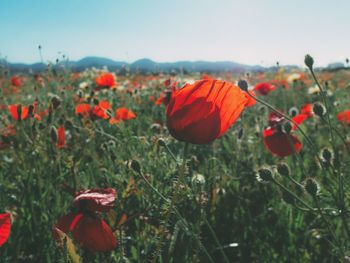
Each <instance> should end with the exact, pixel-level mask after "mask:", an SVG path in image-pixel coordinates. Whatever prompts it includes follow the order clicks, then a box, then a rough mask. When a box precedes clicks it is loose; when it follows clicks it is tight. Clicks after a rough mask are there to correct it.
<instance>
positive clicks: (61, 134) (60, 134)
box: [56, 125, 66, 148]
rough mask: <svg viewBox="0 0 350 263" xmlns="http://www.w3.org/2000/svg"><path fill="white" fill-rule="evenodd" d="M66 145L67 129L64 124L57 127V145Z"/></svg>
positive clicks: (60, 146)
mask: <svg viewBox="0 0 350 263" xmlns="http://www.w3.org/2000/svg"><path fill="white" fill-rule="evenodd" d="M65 145H66V130H65V129H64V126H63V125H62V126H60V127H58V128H57V145H56V146H57V147H58V148H63V147H64V146H65Z"/></svg>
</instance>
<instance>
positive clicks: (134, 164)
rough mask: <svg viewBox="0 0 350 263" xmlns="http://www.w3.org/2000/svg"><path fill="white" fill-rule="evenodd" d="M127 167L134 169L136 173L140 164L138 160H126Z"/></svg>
mask: <svg viewBox="0 0 350 263" xmlns="http://www.w3.org/2000/svg"><path fill="white" fill-rule="evenodd" d="M128 167H129V168H130V169H132V170H134V171H135V172H136V173H140V172H141V165H140V163H139V162H138V161H136V160H131V161H129V162H128Z"/></svg>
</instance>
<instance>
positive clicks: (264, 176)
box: [256, 167, 273, 183]
mask: <svg viewBox="0 0 350 263" xmlns="http://www.w3.org/2000/svg"><path fill="white" fill-rule="evenodd" d="M256 179H257V180H258V181H259V182H261V183H268V182H271V181H272V179H273V173H272V171H271V170H270V169H269V168H266V167H263V168H260V169H259V170H258V171H257V173H256Z"/></svg>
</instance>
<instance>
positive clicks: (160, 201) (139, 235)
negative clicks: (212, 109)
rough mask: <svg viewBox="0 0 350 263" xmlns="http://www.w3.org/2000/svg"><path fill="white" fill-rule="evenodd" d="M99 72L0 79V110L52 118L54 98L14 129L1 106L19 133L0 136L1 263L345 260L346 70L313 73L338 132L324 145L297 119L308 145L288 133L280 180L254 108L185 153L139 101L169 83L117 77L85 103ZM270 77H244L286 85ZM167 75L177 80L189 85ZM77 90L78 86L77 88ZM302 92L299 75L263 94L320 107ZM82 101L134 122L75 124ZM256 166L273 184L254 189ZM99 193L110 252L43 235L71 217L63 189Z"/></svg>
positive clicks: (3, 123) (317, 125)
mask: <svg viewBox="0 0 350 263" xmlns="http://www.w3.org/2000/svg"><path fill="white" fill-rule="evenodd" d="M96 74H97V72H94V71H89V72H85V73H82V74H80V76H79V77H77V78H73V77H72V76H73V74H72V73H70V72H68V71H65V70H63V71H57V72H52V71H50V70H49V71H48V72H46V73H45V74H42V77H43V79H44V84H45V86H40V85H38V82H37V81H35V79H34V78H33V76H31V75H26V76H23V78H24V81H23V82H24V84H23V86H22V87H20V88H19V89H18V93H17V94H13V93H12V91H11V90H12V87H11V86H10V84H9V81H8V79H6V77H5V76H3V77H2V79H1V80H0V81H1V82H0V87H1V88H0V89H1V90H2V94H3V96H2V97H1V99H0V104H4V105H9V104H17V103H21V104H22V105H29V104H32V103H33V102H34V100H35V99H37V100H38V102H39V106H38V113H39V112H40V111H44V110H46V109H49V107H50V101H51V100H52V97H54V98H55V99H59V101H60V105H59V106H58V107H57V108H56V109H54V110H53V111H52V113H51V114H49V115H43V116H42V117H41V120H36V119H35V118H30V119H26V120H23V121H21V122H16V121H14V120H12V118H11V117H10V114H9V113H8V111H7V109H5V110H2V111H1V112H0V116H1V120H0V128H1V129H3V128H5V127H7V126H8V125H14V126H15V129H16V135H14V136H12V137H10V138H5V136H3V138H2V141H3V142H6V140H9V145H10V146H9V147H7V148H5V149H2V150H0V204H1V211H10V212H11V214H12V217H13V226H12V230H11V235H10V239H9V241H8V242H7V243H6V244H5V245H4V246H3V247H1V248H0V257H1V260H0V261H1V262H70V261H71V259H73V258H74V259H73V262H79V257H81V259H82V262H149V261H152V262H174V263H175V262H210V260H214V262H225V257H226V258H227V259H228V260H229V262H338V261H339V262H340V261H345V259H346V257H349V256H350V255H349V254H350V253H349V250H350V243H349V238H350V236H348V235H349V234H350V232H349V230H348V226H347V222H348V220H349V210H348V209H349V205H350V203H349V201H350V199H349V198H350V196H349V193H350V191H349V187H350V185H349V180H348V177H349V175H350V174H349V170H350V158H349V152H347V148H346V146H345V144H346V143H347V144H348V145H347V147H349V126H345V125H342V124H341V123H340V122H338V120H337V119H336V114H337V113H338V112H340V111H342V110H345V109H347V108H346V107H348V106H349V104H348V102H349V98H350V96H349V87H346V83H347V82H349V80H350V74H349V72H348V71H347V72H346V71H344V72H341V73H339V72H334V73H328V72H324V73H320V78H321V85H324V83H325V81H326V80H327V81H328V85H329V86H328V88H327V91H330V92H332V95H329V96H327V100H328V106H329V108H328V109H327V114H329V118H330V122H331V129H333V128H335V129H336V130H337V131H338V132H339V133H340V135H341V136H338V135H337V133H336V132H334V131H333V135H334V136H333V139H332V138H331V137H330V127H329V123H328V121H327V120H324V119H322V118H319V117H313V118H310V119H308V120H307V121H305V122H304V123H303V124H302V125H301V127H302V129H303V130H304V131H305V133H306V134H307V136H308V137H309V138H310V140H311V141H312V142H313V143H314V146H311V147H310V145H309V144H308V142H307V140H306V139H305V138H304V137H302V136H301V134H300V133H298V132H297V131H296V132H295V133H296V134H297V135H298V137H299V138H300V140H301V141H302V142H303V149H302V151H301V153H300V154H298V155H293V156H289V157H285V158H283V163H284V165H286V166H287V168H285V167H284V170H283V171H286V169H287V172H285V173H286V175H285V176H281V175H279V174H278V173H277V169H276V168H277V166H278V165H279V164H280V163H281V160H280V158H278V157H274V156H272V155H271V154H270V153H269V152H268V151H267V149H266V148H265V147H264V143H263V136H262V131H263V129H264V127H266V126H267V125H268V124H267V116H268V113H269V110H268V109H267V108H266V107H265V106H263V105H260V104H259V103H257V104H256V105H255V106H254V107H251V108H247V109H246V110H245V111H244V112H243V114H242V116H241V118H240V119H239V120H238V121H237V122H236V123H235V124H234V125H233V126H232V127H231V129H230V130H229V131H228V132H227V133H226V134H225V135H224V136H222V138H220V139H217V140H216V141H214V142H213V143H211V144H209V145H204V146H197V145H189V147H188V150H187V153H186V156H183V148H184V144H185V143H183V142H179V141H176V140H175V139H173V138H172V137H171V136H170V135H169V134H168V132H167V130H166V126H165V125H164V123H165V109H164V106H163V105H159V106H156V105H154V102H152V101H151V100H150V99H149V97H150V96H154V97H155V98H156V99H157V98H158V96H159V94H160V92H161V91H162V90H163V89H164V84H163V83H164V80H165V79H166V76H140V75H130V76H119V77H118V79H117V82H118V84H117V88H116V89H108V90H105V91H99V92H96V91H95V92H94V94H93V95H92V96H91V91H92V90H93V89H94V88H95V84H94V82H93V80H94V76H96ZM281 74H282V73H281V72H280V73H278V74H277V73H276V72H267V73H265V74H264V75H263V76H261V75H256V76H254V75H253V76H251V80H250V81H251V82H252V83H256V82H258V81H259V80H261V79H262V78H263V79H264V80H271V79H274V78H281V77H282V78H283V79H284V78H285V77H286V76H281ZM218 77H223V78H226V79H227V80H228V81H230V80H232V81H233V79H238V76H231V75H230V76H228V75H227V74H225V75H222V76H218ZM175 78H176V79H177V80H178V81H180V83H181V84H182V83H184V82H185V81H186V80H187V79H189V78H194V79H197V78H199V76H198V75H192V76H182V75H179V76H176V77H175ZM230 78H232V79H230ZM82 82H87V83H89V85H88V88H79V84H81V83H82ZM134 84H138V85H142V86H143V87H142V88H135V85H134ZM311 86H313V82H312V80H310V79H308V78H306V79H305V80H302V81H301V80H297V81H295V82H293V83H291V84H290V85H289V89H288V90H286V89H284V88H281V87H277V89H276V90H275V91H273V92H272V93H270V94H269V95H268V96H265V97H264V98H263V99H264V101H267V102H268V103H269V104H271V105H273V106H274V107H276V108H278V109H280V110H281V111H283V112H285V113H286V112H288V110H289V108H291V107H296V108H298V109H300V107H301V106H302V105H303V104H305V103H313V102H320V103H323V101H322V99H321V97H320V96H319V95H318V94H308V92H307V91H308V88H310V87H311ZM5 91H7V92H5ZM78 93H79V95H78ZM79 96H80V97H81V99H82V98H85V103H91V104H92V101H93V99H98V100H99V101H101V100H108V101H109V102H110V103H111V104H112V108H113V110H112V112H111V114H112V115H114V110H115V109H116V108H118V107H127V108H128V109H130V110H132V111H133V112H135V113H136V115H137V117H136V119H132V120H128V121H123V122H120V123H118V124H113V125H112V124H109V123H108V120H103V119H98V118H93V119H91V118H82V117H78V116H77V115H76V114H75V106H76V105H77V103H78V102H77V100H78V99H79ZM260 98H261V97H260ZM334 105H338V106H334ZM62 123H63V124H64V126H65V129H66V145H65V147H64V148H58V147H57V146H56V144H55V141H57V130H56V129H57V127H59V126H60V125H62ZM52 127H53V128H52ZM332 127H333V128H332ZM53 131H55V132H53ZM53 137H54V138H53ZM341 137H343V138H341ZM159 138H161V141H160V142H161V143H159V140H158V139H159ZM343 139H345V140H346V142H345V144H344V141H343ZM324 147H327V149H328V148H329V149H331V150H332V153H334V159H332V161H329V165H328V166H326V165H322V164H320V162H319V158H317V156H318V155H317V154H318V153H319V152H320V150H321V149H322V148H324ZM174 158H175V159H176V160H174ZM130 161H131V162H130ZM267 166H268V167H270V168H269V169H272V172H273V173H274V176H273V177H272V179H271V180H272V181H274V182H277V184H274V183H273V182H271V183H269V184H261V183H259V182H258V181H257V180H256V171H257V170H258V169H260V168H261V167H267ZM130 168H131V169H130ZM281 169H282V168H281ZM274 170H276V171H274ZM310 178H313V179H310ZM305 180H306V181H307V180H312V181H307V182H309V183H310V182H314V180H316V181H317V182H318V185H317V187H319V189H317V195H316V194H314V195H307V194H306V193H305V191H304V182H305ZM279 184H281V185H282V186H284V187H285V188H286V189H287V190H289V191H287V190H286V189H284V188H281V187H280V186H279ZM150 185H151V186H152V187H154V189H155V190H156V191H155V190H154V189H153V188H152V187H150ZM312 186H314V185H312ZM104 187H113V188H115V189H116V190H117V191H118V198H117V201H116V203H115V208H114V209H113V212H111V213H110V214H108V215H105V220H106V222H108V223H109V225H110V226H111V227H112V228H113V229H114V230H115V234H116V236H117V238H118V239H119V245H118V247H117V248H116V249H115V251H112V252H109V253H91V252H88V251H84V250H83V249H81V248H80V247H79V244H73V243H74V242H75V241H74V239H73V238H72V237H70V235H69V234H68V236H65V235H64V236H65V239H66V241H67V242H66V245H67V249H66V250H65V249H63V248H62V247H61V246H58V245H57V244H55V240H54V239H53V237H52V228H53V226H54V224H55V223H56V222H57V220H58V218H60V217H61V216H63V215H65V214H67V213H68V212H69V211H70V209H72V191H73V192H74V191H78V190H80V189H83V188H85V189H87V188H104ZM293 194H294V195H293ZM160 195H161V196H163V197H164V198H162V197H161V196H160ZM297 198H300V199H301V200H302V201H303V202H305V203H306V205H308V206H309V207H307V206H306V205H305V204H303V203H302V202H301V201H300V200H298V199H297ZM310 208H311V209H310ZM1 211H0V212H1ZM72 242H73V243H72ZM67 251H68V252H69V253H68V254H67Z"/></svg>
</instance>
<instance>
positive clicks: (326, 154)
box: [321, 148, 333, 162]
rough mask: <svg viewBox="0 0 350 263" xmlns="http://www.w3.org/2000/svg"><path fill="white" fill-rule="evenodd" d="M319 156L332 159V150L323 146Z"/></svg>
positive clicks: (328, 159)
mask: <svg viewBox="0 0 350 263" xmlns="http://www.w3.org/2000/svg"><path fill="white" fill-rule="evenodd" d="M321 158H322V159H324V160H326V161H328V162H330V161H331V160H332V159H333V152H332V150H331V149H329V148H323V149H322V150H321Z"/></svg>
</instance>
